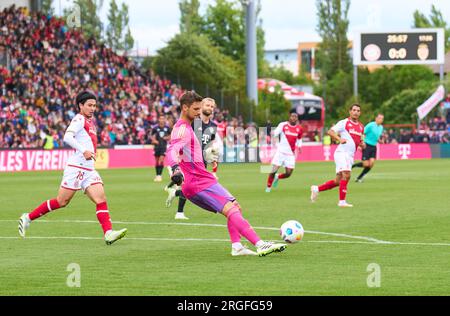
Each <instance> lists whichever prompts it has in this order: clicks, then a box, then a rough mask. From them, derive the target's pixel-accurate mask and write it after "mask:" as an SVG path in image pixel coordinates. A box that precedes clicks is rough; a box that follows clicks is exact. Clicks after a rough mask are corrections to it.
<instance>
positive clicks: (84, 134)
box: [19, 91, 127, 245]
mask: <svg viewBox="0 0 450 316" xmlns="http://www.w3.org/2000/svg"><path fill="white" fill-rule="evenodd" d="M76 104H77V105H78V107H79V111H80V112H79V113H78V114H77V115H76V116H75V117H74V118H73V119H72V122H71V123H70V125H69V127H68V128H67V130H66V133H65V135H64V142H65V143H67V144H68V145H69V146H70V147H72V148H73V149H75V153H74V154H72V155H71V156H70V157H69V159H68V162H67V166H66V168H65V169H64V176H63V179H62V181H61V187H60V188H59V192H58V196H57V197H56V199H52V200H47V201H45V202H44V203H42V204H41V205H39V206H38V207H37V208H36V209H35V210H34V211H32V212H31V213H25V214H23V215H22V216H21V217H20V219H19V234H20V236H22V237H25V232H26V230H27V228H28V227H29V226H30V224H31V222H32V221H34V220H35V219H37V218H39V217H41V216H43V215H45V214H47V213H48V212H50V211H54V210H57V209H59V208H62V207H65V206H67V205H68V204H69V202H70V200H71V199H72V198H73V196H74V195H75V193H76V192H77V191H79V190H83V191H84V193H85V194H86V195H87V196H88V197H89V198H90V199H91V200H92V202H94V203H95V204H96V206H97V219H98V221H99V222H100V225H101V226H102V229H103V233H104V236H105V242H106V244H107V245H110V244H112V243H113V242H115V241H117V240H119V239H121V238H123V237H124V236H125V234H126V232H127V229H126V228H125V229H121V230H119V231H114V230H112V223H111V219H110V217H109V211H108V205H107V203H106V196H105V191H104V189H103V181H102V178H101V177H100V175H99V174H98V172H97V171H96V170H95V169H94V168H95V167H94V161H95V155H96V149H97V129H96V127H95V125H94V122H93V117H94V112H95V109H96V107H97V98H96V96H95V95H94V94H93V93H91V92H89V91H84V92H81V93H80V94H78V95H77V97H76Z"/></svg>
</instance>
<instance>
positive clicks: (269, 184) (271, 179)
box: [267, 173, 275, 188]
mask: <svg viewBox="0 0 450 316" xmlns="http://www.w3.org/2000/svg"><path fill="white" fill-rule="evenodd" d="M274 179H275V176H274V174H273V173H271V174H269V178H268V179H267V187H268V188H271V187H272V183H273V180H274Z"/></svg>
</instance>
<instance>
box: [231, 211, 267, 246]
mask: <svg viewBox="0 0 450 316" xmlns="http://www.w3.org/2000/svg"><path fill="white" fill-rule="evenodd" d="M227 220H228V222H227V226H228V227H230V226H231V227H234V229H235V230H236V231H238V232H239V234H240V235H241V236H244V237H245V238H246V239H247V240H248V241H249V242H251V243H252V244H253V245H256V243H257V242H258V241H260V240H261V238H259V236H258V234H257V233H256V232H255V230H254V229H253V228H252V226H250V224H249V222H248V221H246V220H245V219H244V218H243V217H242V214H241V211H240V209H239V207H238V206H236V205H234V206H233V207H232V208H231V209H230V210H229V211H228V214H227ZM232 229H233V228H232ZM230 237H232V236H230ZM232 238H233V239H234V236H233V237H232Z"/></svg>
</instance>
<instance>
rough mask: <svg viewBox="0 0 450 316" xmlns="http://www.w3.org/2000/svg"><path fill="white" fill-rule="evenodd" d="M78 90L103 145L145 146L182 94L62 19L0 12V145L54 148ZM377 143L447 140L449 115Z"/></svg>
mask: <svg viewBox="0 0 450 316" xmlns="http://www.w3.org/2000/svg"><path fill="white" fill-rule="evenodd" d="M81 89H91V90H92V91H94V92H95V93H96V94H97V95H98V107H99V108H98V111H97V114H96V125H97V127H98V135H99V140H98V142H99V144H100V145H101V146H103V147H111V146H113V145H128V144H130V145H131V144H149V143H151V135H150V132H151V127H152V126H154V125H156V124H157V120H158V116H160V115H164V116H165V117H166V120H167V124H168V125H169V127H171V126H172V125H173V124H174V122H175V121H176V119H177V118H178V111H177V108H178V107H179V103H178V98H179V96H180V95H181V93H182V92H183V90H182V89H181V88H180V87H179V86H177V85H175V84H173V83H171V82H170V81H168V80H165V79H162V78H160V77H158V76H157V75H155V74H154V73H152V72H151V71H146V72H143V71H142V70H141V69H140V68H139V67H138V66H137V65H136V64H135V63H134V62H133V61H132V60H130V59H128V58H127V57H124V56H119V55H117V54H115V53H114V52H113V51H112V50H110V49H109V48H107V47H105V45H104V44H100V43H97V42H96V41H95V40H93V39H88V38H85V37H84V36H83V34H82V33H81V32H80V31H77V30H75V29H68V28H67V26H66V25H65V24H64V21H63V20H61V19H58V18H55V17H52V16H45V15H43V14H39V13H30V12H28V10H27V9H25V8H15V7H14V6H12V7H10V8H9V9H5V10H3V11H1V12H0V148H38V147H41V146H42V144H43V143H44V141H43V140H44V139H45V138H46V136H52V138H53V146H52V147H54V148H59V147H63V146H64V143H63V134H64V131H65V129H66V127H67V124H68V122H70V120H71V119H72V118H73V117H74V116H75V115H76V112H77V109H76V105H75V104H74V102H73V100H74V96H75V94H76V93H77V92H78V91H80V90H81ZM446 101H448V102H450V95H449V96H448V100H446ZM449 113H450V111H449ZM215 117H216V119H217V120H218V121H219V122H226V123H224V126H225V125H226V126H232V127H238V126H239V127H247V125H246V124H244V121H243V119H242V117H241V116H239V117H238V118H235V117H232V116H231V115H230V114H229V112H228V111H226V110H223V111H222V110H220V109H216V114H215ZM251 138H253V137H251ZM381 142H382V143H396V142H402V143H409V142H429V143H449V142H450V115H447V117H446V118H434V119H431V120H430V121H429V122H427V123H424V124H423V125H421V126H420V128H419V130H418V131H416V133H413V132H412V131H410V130H407V129H400V130H394V129H389V130H387V131H385V133H384V134H383V136H382V138H381Z"/></svg>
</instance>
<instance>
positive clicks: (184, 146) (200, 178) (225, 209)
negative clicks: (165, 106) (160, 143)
mask: <svg viewBox="0 0 450 316" xmlns="http://www.w3.org/2000/svg"><path fill="white" fill-rule="evenodd" d="M202 100H203V98H202V97H201V96H199V95H198V94H196V93H195V92H191V91H188V92H186V93H185V94H184V95H183V96H182V97H181V99H180V104H181V118H180V119H179V120H178V122H177V123H176V124H175V126H174V128H173V131H172V135H171V140H170V144H169V148H168V149H167V160H168V162H169V165H170V166H171V167H172V170H173V175H172V180H173V181H174V182H175V183H176V184H177V185H181V184H182V183H183V182H184V183H183V186H182V191H183V194H184V196H185V197H186V198H187V199H188V200H189V201H191V202H192V203H194V204H196V205H197V206H199V207H201V208H203V209H205V210H208V211H211V212H214V213H221V214H222V215H224V216H225V217H226V218H227V226H228V232H229V234H230V238H231V243H232V248H231V255H232V256H245V255H247V256H248V255H259V256H266V255H268V254H271V253H273V252H280V251H283V250H284V249H286V244H282V243H272V242H266V241H263V240H261V238H259V236H258V235H257V234H256V232H255V231H254V230H253V228H252V227H251V226H250V224H249V223H248V221H246V220H245V219H244V218H243V217H242V213H241V208H240V206H239V204H238V203H237V201H236V199H235V198H234V197H233V196H232V195H231V194H230V193H229V192H228V191H227V190H226V189H225V188H223V187H222V186H221V185H220V184H219V183H218V182H217V179H216V178H215V177H214V176H213V175H212V174H211V173H209V172H208V171H207V170H206V168H205V164H204V161H203V155H202V152H203V151H202V147H201V145H200V142H199V140H198V139H197V137H196V136H195V133H194V130H193V129H192V127H191V124H192V122H193V121H194V119H195V118H197V117H199V116H200V110H201V101H202ZM241 236H244V237H245V238H246V239H247V240H249V241H250V242H251V243H252V244H253V245H255V246H256V248H257V251H256V252H254V251H252V250H250V249H247V248H246V247H244V246H243V245H242V244H241Z"/></svg>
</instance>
